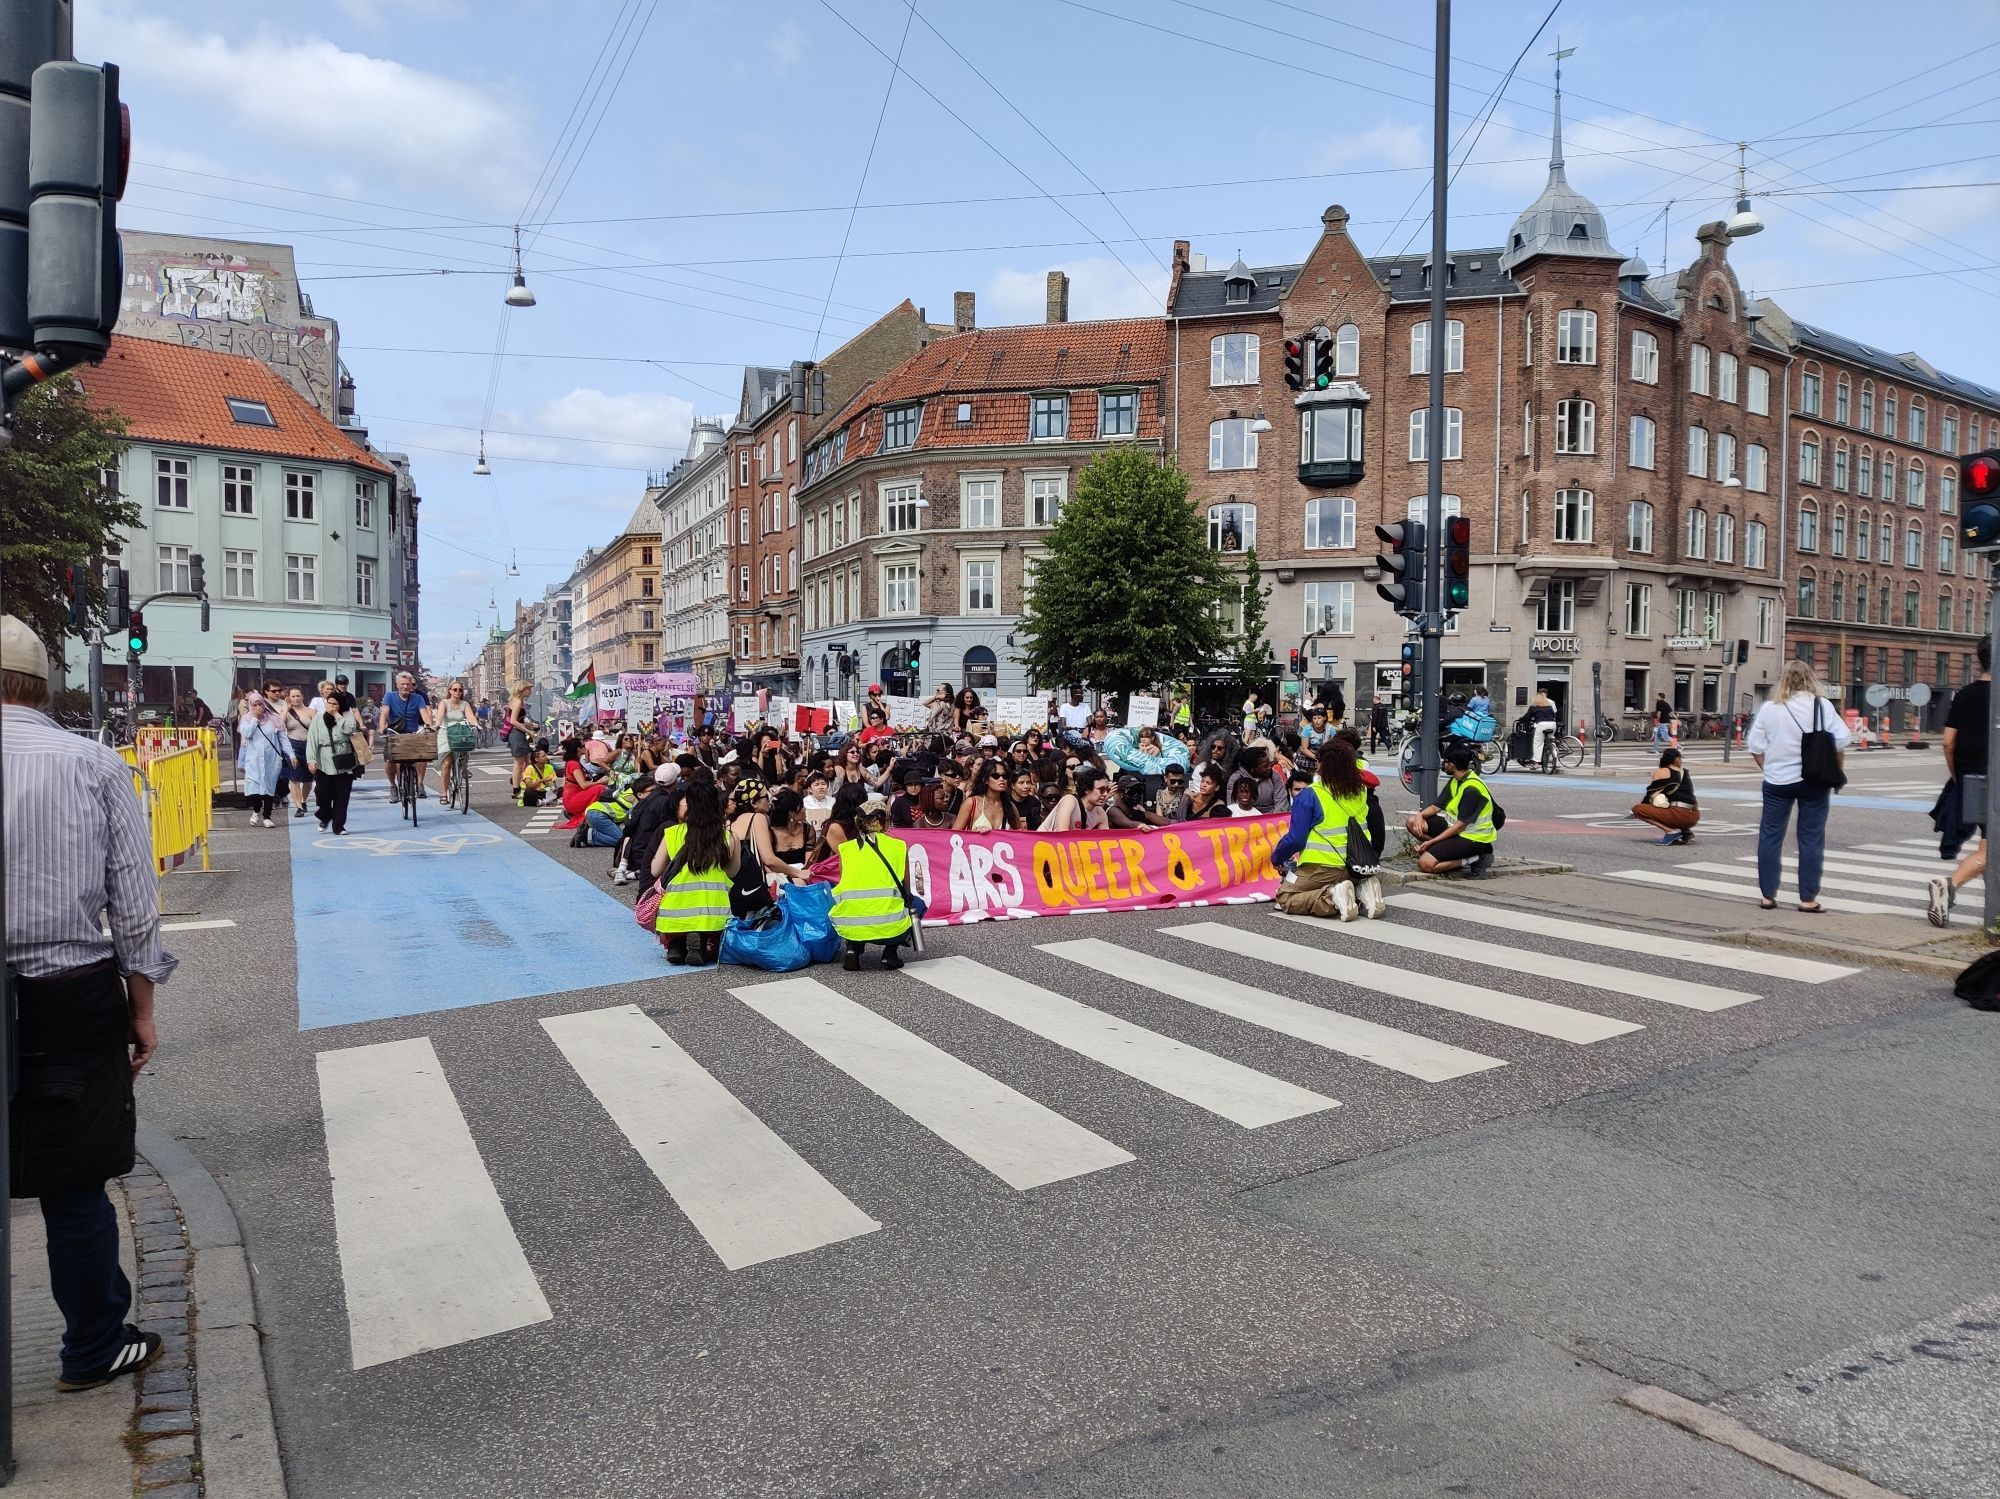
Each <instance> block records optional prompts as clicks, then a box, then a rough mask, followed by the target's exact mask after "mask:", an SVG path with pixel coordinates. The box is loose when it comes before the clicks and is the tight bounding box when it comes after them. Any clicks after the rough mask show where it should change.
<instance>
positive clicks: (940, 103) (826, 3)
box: [819, 0, 1165, 311]
mask: <svg viewBox="0 0 2000 1499" xmlns="http://www.w3.org/2000/svg"><path fill="white" fill-rule="evenodd" d="M819 3H820V5H821V6H822V7H823V8H824V9H825V10H826V12H827V13H828V14H829V15H831V16H833V17H834V19H836V20H837V21H839V22H840V23H841V25H843V26H845V27H846V28H847V29H848V30H849V31H851V32H853V33H854V34H855V35H856V36H858V37H860V38H861V40H862V41H863V42H864V43H866V44H867V45H868V46H869V47H870V48H872V49H873V50H874V51H875V52H876V53H877V54H878V55H879V56H882V57H887V56H888V55H889V54H888V53H886V52H884V51H882V49H881V48H880V47H878V46H876V45H875V41H874V38H872V37H870V36H869V35H868V34H867V33H866V32H865V31H863V30H862V29H861V28H860V27H858V26H856V25H855V24H854V23H853V22H852V21H850V20H848V19H847V17H846V16H844V15H842V14H841V13H840V12H839V11H837V10H835V9H834V8H833V5H832V3H831V0H819ZM896 71H897V72H899V73H901V74H902V75H903V76H904V77H905V78H907V79H909V80H910V82H911V83H912V84H914V85H916V88H917V90H918V92H919V93H921V94H922V95H923V96H924V97H925V98H926V99H929V100H930V101H931V103H933V104H935V105H936V106H937V107H938V108H939V109H941V110H943V111H944V112H945V113H946V114H948V115H950V116H951V118H952V119H954V120H956V121H957V122H958V124H959V125H960V126H961V127H962V128H963V129H964V130H965V131H966V132H967V133H968V134H970V135H971V136H972V137H973V139H975V140H977V141H978V142H979V143H980V144H981V145H982V146H984V147H985V148H986V149H987V150H989V151H991V152H992V153H993V154H994V155H995V156H997V157H999V158H1000V159H1001V160H1002V161H1003V162H1005V163H1006V164H1007V165H1008V166H1009V167H1011V168H1013V170H1014V171H1015V172H1017V173H1019V174H1020V176H1021V179H1022V180H1023V181H1025V182H1026V183H1027V184H1028V185H1029V186H1030V187H1032V188H1034V189H1035V191H1036V192H1038V193H1040V194H1041V195H1042V196H1043V197H1044V198H1046V199H1047V200H1048V201H1049V202H1050V203H1051V204H1053V205H1054V206H1055V207H1056V209H1057V210H1058V211H1060V212H1061V213H1062V215H1063V216H1064V217H1065V218H1067V219H1068V220H1069V221H1070V222H1071V223H1073V224H1075V225H1076V227H1077V228H1079V229H1081V230H1082V231H1083V232H1084V233H1085V234H1088V235H1090V236H1092V238H1093V240H1094V242H1095V243H1097V244H1098V245H1101V246H1102V247H1103V249H1104V253H1105V254H1107V255H1109V256H1110V257H1111V258H1112V259H1113V260H1115V261H1117V262H1118V264H1119V266H1120V267H1121V268H1122V269H1123V270H1124V272H1125V274H1126V275H1128V276H1130V277H1131V278H1132V281H1133V283H1134V284H1135V285H1136V286H1138V288H1139V289H1140V290H1141V291H1143V292H1144V293H1145V294H1146V295H1147V297H1149V298H1151V299H1152V300H1154V301H1159V302H1161V310H1162V311H1164V310H1165V303H1164V301H1162V299H1161V298H1160V297H1159V296H1158V295H1157V294H1156V293H1155V292H1154V291H1153V289H1152V288H1151V287H1150V286H1148V285H1146V282H1145V278H1144V277H1142V276H1141V275H1140V274H1139V273H1138V272H1137V271H1135V270H1133V269H1132V267H1131V266H1130V265H1128V264H1127V263H1126V261H1125V257H1124V256H1122V255H1120V254H1119V253H1118V252H1117V251H1116V250H1114V249H1112V248H1111V245H1110V244H1109V243H1108V242H1107V241H1106V240H1105V238H1104V236H1103V235H1101V234H1099V233H1098V232H1097V231H1096V230H1095V229H1094V228H1092V227H1091V226H1090V225H1089V224H1086V223H1085V222H1084V221H1083V220H1082V219H1081V218H1079V217H1078V216H1077V214H1076V212H1075V210H1073V209H1072V208H1070V207H1069V205H1068V204H1066V203H1064V202H1063V201H1062V200H1061V199H1060V198H1058V197H1057V196H1056V195H1055V194H1054V193H1051V192H1050V191H1049V190H1048V189H1047V188H1046V187H1044V186H1042V184H1041V183H1040V182H1039V181H1038V180H1037V179H1036V178H1035V176H1034V174H1033V173H1031V172H1030V171H1029V170H1028V169H1027V168H1026V167H1024V166H1022V165H1021V164H1020V163H1019V162H1018V161H1016V160H1014V158H1013V157H1011V156H1009V155H1008V154H1007V153H1006V152H1005V151H1002V150H1001V149H1000V148H999V147H998V146H996V145H995V144H994V143H993V142H992V141H991V140H990V139H989V138H988V137H987V136H986V134H985V132H983V131H982V130H980V129H979V127H978V126H976V125H974V124H973V123H972V122H971V121H970V120H968V119H966V118H965V116H963V115H961V114H960V113H959V112H958V111H957V110H955V109H953V108H952V107H951V106H950V105H949V104H947V103H945V101H944V100H942V99H940V98H939V97H938V96H937V95H936V94H935V93H934V92H932V90H931V88H930V86H929V85H928V84H926V83H925V82H924V81H923V79H921V78H919V77H917V75H916V74H914V73H911V72H909V71H908V70H906V69H905V68H904V67H903V65H902V63H901V62H900V61H897V63H896Z"/></svg>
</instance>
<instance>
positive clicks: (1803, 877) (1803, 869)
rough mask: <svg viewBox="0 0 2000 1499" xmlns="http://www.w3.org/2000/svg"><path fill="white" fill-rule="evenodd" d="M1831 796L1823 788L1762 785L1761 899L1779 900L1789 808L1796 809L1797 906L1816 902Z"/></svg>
mask: <svg viewBox="0 0 2000 1499" xmlns="http://www.w3.org/2000/svg"><path fill="white" fill-rule="evenodd" d="M1832 800H1833V793H1832V792H1831V791H1829V790H1828V789H1827V788H1826V787H1824V786H1808V785H1807V784H1806V783H1805V782H1804V781H1794V782H1792V783H1791V784H1790V785H1789V786H1773V785H1772V784H1771V783H1770V782H1769V781H1766V782H1765V783H1764V819H1763V821H1762V822H1761V823H1759V824H1758V827H1757V887H1758V888H1759V889H1760V890H1762V891H1763V892H1764V899H1766V900H1776V899H1777V898H1778V885H1779V883H1780V881H1781V880H1782V879H1783V877H1784V869H1785V863H1784V854H1785V824H1787V823H1788V822H1790V821H1791V820H1792V807H1793V805H1794V804H1796V805H1797V807H1798V809H1799V904H1800V905H1811V904H1812V902H1814V901H1815V900H1818V899H1819V879H1820V871H1821V869H1822V867H1823V866H1824V865H1825V863H1826V812H1827V807H1828V806H1829V805H1830V804H1831V802H1832Z"/></svg>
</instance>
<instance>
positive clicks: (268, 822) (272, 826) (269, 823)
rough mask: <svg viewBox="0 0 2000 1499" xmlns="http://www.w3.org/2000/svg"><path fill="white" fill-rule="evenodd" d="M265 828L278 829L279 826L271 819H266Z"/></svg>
mask: <svg viewBox="0 0 2000 1499" xmlns="http://www.w3.org/2000/svg"><path fill="white" fill-rule="evenodd" d="M264 826H265V827H267V828H274V827H276V826H277V824H276V823H275V822H273V821H271V819H270V818H268V817H267V818H265V819H264Z"/></svg>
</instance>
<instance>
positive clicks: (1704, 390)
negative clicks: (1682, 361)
mask: <svg viewBox="0 0 2000 1499" xmlns="http://www.w3.org/2000/svg"><path fill="white" fill-rule="evenodd" d="M1714 358H1715V356H1714V355H1713V354H1712V353H1710V352H1709V347H1708V345H1707V344H1694V345H1692V346H1691V347H1690V348H1689V349H1688V389H1689V390H1690V391H1692V392H1693V393H1694V394H1696V395H1698V396H1705V395H1707V394H1708V377H1709V366H1710V364H1711V363H1713V361H1714Z"/></svg>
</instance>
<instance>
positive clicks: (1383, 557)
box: [1375, 520, 1424, 650]
mask: <svg viewBox="0 0 2000 1499" xmlns="http://www.w3.org/2000/svg"><path fill="white" fill-rule="evenodd" d="M1375 535H1376V537H1377V538H1378V539H1379V540H1380V541H1381V542H1382V550H1381V551H1379V552H1377V553H1376V554H1375V565H1376V566H1377V567H1379V568H1381V569H1382V572H1383V574H1384V577H1383V580H1382V581H1381V582H1380V583H1377V584H1376V585H1375V591H1376V592H1377V593H1379V594H1380V595H1381V596H1382V597H1383V598H1385V599H1387V600H1388V601H1389V602H1390V603H1391V604H1393V605H1394V606H1395V609H1396V612H1397V613H1398V614H1417V613H1420V612H1421V611H1422V610H1423V607H1424V523H1423V522H1422V521H1420V520H1399V521H1392V522H1390V523H1389V524H1388V525H1386V526H1377V527H1376V528H1375ZM1404 649H1406V650H1407V649H1408V647H1407V646H1406V647H1404Z"/></svg>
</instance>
